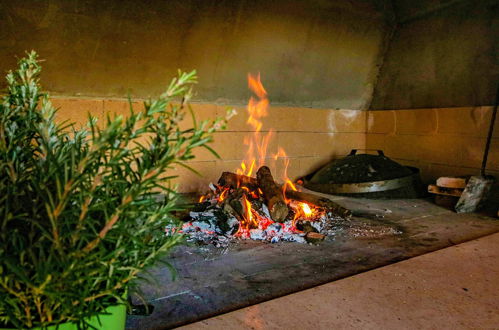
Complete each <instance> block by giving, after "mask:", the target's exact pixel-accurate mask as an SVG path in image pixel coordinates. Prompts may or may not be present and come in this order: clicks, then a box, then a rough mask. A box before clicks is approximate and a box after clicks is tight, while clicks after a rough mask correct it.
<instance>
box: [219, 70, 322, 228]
mask: <svg viewBox="0 0 499 330" xmlns="http://www.w3.org/2000/svg"><path fill="white" fill-rule="evenodd" d="M248 87H249V89H250V90H251V91H252V92H253V94H254V95H253V96H252V97H250V99H249V102H248V105H247V111H248V119H247V121H246V123H247V124H248V125H249V126H250V130H251V131H253V133H252V134H251V135H248V136H246V137H245V139H244V144H245V145H246V147H247V149H246V155H245V157H244V160H243V161H242V162H241V164H240V168H238V169H237V170H236V173H237V174H239V175H246V176H250V177H251V176H254V172H255V171H256V168H258V167H260V166H263V165H265V161H266V159H267V151H268V146H269V142H270V140H271V138H272V135H273V131H272V130H269V131H268V132H267V133H264V132H263V131H262V127H263V118H265V117H266V116H268V114H269V112H268V107H269V99H268V97H267V91H266V90H265V88H264V87H263V84H262V82H261V80H260V74H258V75H252V74H248ZM270 160H273V161H277V160H283V162H284V164H283V165H284V170H283V173H282V176H281V179H282V181H283V182H284V184H283V185H282V189H283V196H284V200H285V202H286V203H287V204H288V205H290V206H291V207H292V208H293V209H294V211H295V217H294V221H296V220H297V219H311V218H312V217H313V216H314V215H316V213H317V211H316V209H315V208H311V207H310V206H309V205H308V204H306V203H298V204H296V203H292V204H290V200H289V199H288V198H287V197H286V191H287V190H288V189H291V190H294V191H297V188H296V186H295V185H294V184H293V182H292V181H291V180H290V179H289V177H288V173H287V171H288V166H289V163H290V158H289V157H288V156H287V154H286V152H285V150H284V149H283V148H281V147H279V148H278V151H277V153H276V154H275V155H273V157H271V159H270ZM239 187H241V188H243V189H244V190H245V194H244V195H243V198H242V202H243V205H244V220H243V222H244V223H241V224H240V226H239V230H238V233H237V235H238V236H244V235H247V233H248V231H249V229H251V228H257V227H261V226H262V223H261V221H263V220H262V219H263V218H261V217H260V216H259V215H258V212H256V211H255V210H253V209H252V207H251V202H250V200H248V198H252V199H257V198H258V197H259V196H262V195H263V193H262V191H261V190H260V188H258V190H257V191H250V190H249V189H247V188H245V187H244V186H242V185H241V183H240V182H238V188H239ZM226 195H227V191H226V190H225V191H223V192H222V193H221V194H220V197H219V202H222V201H223V200H224V199H225V198H226ZM247 196H248V197H247ZM270 222H272V223H273V221H270ZM267 226H268V223H267Z"/></svg>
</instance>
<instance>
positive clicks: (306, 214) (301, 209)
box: [293, 202, 319, 225]
mask: <svg viewBox="0 0 499 330" xmlns="http://www.w3.org/2000/svg"><path fill="white" fill-rule="evenodd" d="M294 210H295V216H294V218H293V225H294V224H295V222H296V221H297V220H298V219H304V220H308V219H312V218H313V217H314V216H316V215H317V214H318V213H319V210H318V209H316V208H315V207H310V205H308V204H307V203H302V202H299V203H297V205H296V206H295V207H294Z"/></svg>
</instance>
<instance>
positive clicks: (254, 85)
mask: <svg viewBox="0 0 499 330" xmlns="http://www.w3.org/2000/svg"><path fill="white" fill-rule="evenodd" d="M248 87H249V89H250V90H251V91H252V92H253V93H254V94H255V96H252V97H251V98H250V99H249V102H248V106H247V110H248V120H247V121H246V123H247V124H248V125H249V126H251V129H252V131H253V132H254V133H253V134H252V135H251V136H247V137H245V139H244V144H245V145H246V146H247V151H246V156H245V157H244V160H243V161H242V162H241V167H240V168H239V169H238V170H236V173H237V174H240V175H246V176H251V175H252V174H253V171H254V169H255V166H256V165H257V164H258V166H259V167H260V166H262V165H264V164H265V158H266V156H267V147H268V145H269V142H270V139H271V137H272V131H269V132H268V133H266V134H264V133H262V132H261V131H262V126H263V122H262V118H264V117H266V116H268V106H269V99H268V98H267V91H266V90H265V88H264V87H263V85H262V82H261V80H260V74H258V75H256V76H253V75H251V74H248Z"/></svg>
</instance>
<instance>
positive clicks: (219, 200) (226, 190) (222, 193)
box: [218, 188, 229, 203]
mask: <svg viewBox="0 0 499 330" xmlns="http://www.w3.org/2000/svg"><path fill="white" fill-rule="evenodd" d="M228 193H229V188H225V189H224V190H223V191H222V192H221V193H220V196H218V202H219V203H221V202H223V201H224V200H225V197H227V194H228Z"/></svg>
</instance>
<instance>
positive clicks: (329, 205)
mask: <svg viewBox="0 0 499 330" xmlns="http://www.w3.org/2000/svg"><path fill="white" fill-rule="evenodd" d="M286 198H289V199H293V200H296V201H300V202H306V203H309V204H312V205H316V206H319V207H323V208H325V209H327V210H328V211H330V212H332V213H333V214H335V215H338V216H340V217H342V218H349V217H350V216H352V211H350V210H349V209H346V208H344V207H343V206H341V205H339V204H337V203H335V202H333V201H332V200H330V199H328V198H324V197H320V196H316V195H313V194H309V193H305V192H301V191H294V190H286Z"/></svg>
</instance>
